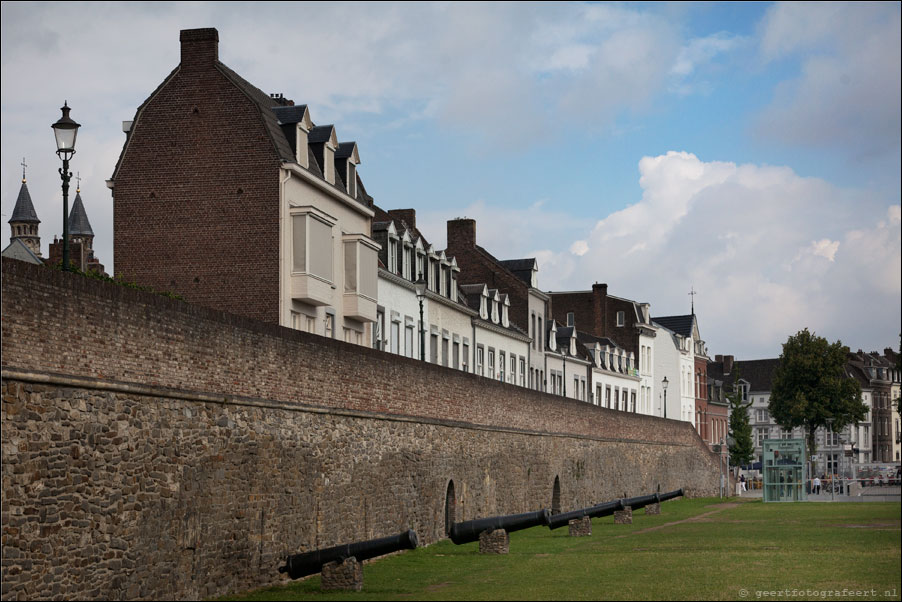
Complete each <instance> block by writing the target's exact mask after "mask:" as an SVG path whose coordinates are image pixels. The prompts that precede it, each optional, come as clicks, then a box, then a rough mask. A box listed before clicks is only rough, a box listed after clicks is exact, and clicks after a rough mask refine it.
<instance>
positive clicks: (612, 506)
mask: <svg viewBox="0 0 902 602" xmlns="http://www.w3.org/2000/svg"><path fill="white" fill-rule="evenodd" d="M617 510H623V500H614V501H613V502H605V503H603V504H598V505H596V506H590V507H588V508H582V509H580V510H573V511H572V512H564V513H563V514H555V515H552V517H551V520H550V521H548V528H549V529H557V528H558V527H563V526H565V525H566V524H568V523H569V522H570V521H571V520H574V519H577V518H582V517H584V516H588V517H590V518H597V517H599V516H610V515H611V514H614V512H616V511H617Z"/></svg>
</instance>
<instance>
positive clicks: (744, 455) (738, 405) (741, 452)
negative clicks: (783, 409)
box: [726, 367, 755, 466]
mask: <svg viewBox="0 0 902 602" xmlns="http://www.w3.org/2000/svg"><path fill="white" fill-rule="evenodd" d="M740 378H741V374H740V371H739V368H738V367H737V368H736V376H735V377H734V378H733V392H732V393H730V394H728V395H727V396H726V397H727V401H729V402H730V436H731V437H732V438H733V444H732V445H731V446H730V466H744V465H746V464H749V463H751V461H752V459H753V458H754V457H755V445H754V443H753V442H752V426H751V424H749V406H750V405H752V402H751V401H750V402H748V403H743V401H742V389H741V388H740V387H739V379H740Z"/></svg>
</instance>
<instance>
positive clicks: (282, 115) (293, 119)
mask: <svg viewBox="0 0 902 602" xmlns="http://www.w3.org/2000/svg"><path fill="white" fill-rule="evenodd" d="M272 112H273V113H275V114H276V118H277V119H278V120H279V123H281V124H282V125H285V124H295V123H303V122H306V121H307V120H308V119H310V113H309V111H308V110H307V105H294V106H290V107H272Z"/></svg>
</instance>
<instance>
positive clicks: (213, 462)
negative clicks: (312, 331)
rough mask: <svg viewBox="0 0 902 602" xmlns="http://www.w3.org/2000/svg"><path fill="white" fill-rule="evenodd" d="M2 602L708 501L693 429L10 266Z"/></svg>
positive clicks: (212, 588)
mask: <svg viewBox="0 0 902 602" xmlns="http://www.w3.org/2000/svg"><path fill="white" fill-rule="evenodd" d="M2 266H3V279H2V301H3V322H2V336H3V376H4V379H3V385H2V421H0V422H2V430H3V436H2V440H3V446H2V478H3V500H4V504H3V508H2V541H3V548H2V558H3V562H2V577H3V598H4V599H7V598H9V599H12V598H17V597H23V596H24V597H27V598H49V597H54V596H62V597H66V598H79V597H85V598H143V599H154V598H178V599H181V598H198V597H208V596H213V595H219V594H223V593H226V592H230V591H240V590H242V589H246V588H250V587H254V586H258V585H264V584H267V583H272V582H275V581H278V580H279V579H280V577H279V576H278V573H277V572H276V569H277V567H278V565H279V564H280V560H281V558H282V557H283V556H284V555H286V554H287V553H295V552H299V551H306V550H311V549H316V548H320V547H325V546H330V545H335V544H339V543H343V542H348V541H352V540H359V539H366V538H373V537H381V536H385V535H390V534H394V533H398V532H400V531H402V530H405V529H407V528H413V529H415V530H416V531H417V533H418V535H419V536H420V539H421V541H423V542H425V543H430V542H433V541H435V540H437V539H439V538H440V537H442V534H443V528H444V520H445V517H444V503H445V494H446V491H447V489H448V484H449V482H450V481H453V482H454V490H455V494H456V501H457V504H456V513H457V514H456V519H457V520H466V519H470V518H476V517H480V516H487V515H492V514H499V513H515V512H525V511H529V510H536V509H538V508H540V507H548V506H550V504H551V498H552V487H553V483H554V481H555V478H559V480H560V484H561V504H562V509H563V510H565V511H566V510H570V509H574V508H577V507H582V506H586V505H589V504H592V503H596V502H598V501H603V500H608V499H614V498H616V497H622V496H624V495H638V494H642V493H647V492H650V491H654V490H656V489H657V488H658V487H659V486H660V488H661V490H662V491H663V490H671V489H676V488H678V487H684V488H687V489H691V490H692V491H694V492H695V493H697V494H704V493H707V494H713V493H714V492H715V491H716V489H715V488H716V485H717V478H718V475H719V466H718V464H717V461H716V459H714V458H713V457H712V456H711V455H710V454H709V452H708V451H707V450H706V449H705V446H704V445H703V443H702V442H701V440H700V439H699V438H698V436H697V435H696V434H695V432H694V431H693V430H692V427H691V425H688V424H684V423H678V422H676V421H664V420H661V419H657V418H652V417H647V416H637V415H629V414H623V413H618V412H615V411H611V410H605V409H601V408H597V407H594V406H589V405H587V404H584V403H580V402H576V401H572V400H566V399H562V398H560V397H555V396H549V395H545V394H542V393H538V392H535V391H529V390H525V389H521V388H518V387H513V386H509V385H505V384H501V383H497V382H494V381H489V380H485V379H481V378H479V377H476V376H473V375H469V374H462V373H460V372H459V371H455V370H450V369H445V368H442V367H439V366H434V365H430V364H422V363H420V362H417V361H414V360H410V359H407V358H401V357H397V356H390V355H387V354H383V353H380V352H376V351H373V350H369V349H364V348H360V347H356V346H352V345H347V344H345V343H342V342H339V341H334V340H331V339H325V338H322V337H316V336H314V335H309V334H307V333H301V332H297V331H292V330H289V329H286V328H281V327H278V326H275V325H272V324H265V323H261V322H257V321H253V320H250V319H247V318H244V317H239V316H235V315H231V314H227V313H224V312H219V311H215V310H210V309H207V308H203V307H200V306H195V305H190V304H187V303H183V302H179V301H173V300H171V299H167V298H163V297H159V296H154V295H150V294H147V293H142V292H140V291H135V290H131V289H127V288H123V287H120V286H116V285H112V284H108V283H104V282H99V281H95V280H90V279H87V278H84V277H81V276H77V275H74V274H66V273H61V272H56V271H53V270H49V269H47V268H44V267H42V266H31V265H29V264H25V263H22V262H15V261H12V260H7V259H4V260H3V263H2Z"/></svg>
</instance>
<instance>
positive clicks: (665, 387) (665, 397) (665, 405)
mask: <svg viewBox="0 0 902 602" xmlns="http://www.w3.org/2000/svg"><path fill="white" fill-rule="evenodd" d="M669 384H670V383H669V382H668V381H667V377H666V376H665V377H664V380H662V381H661V386H662V387H664V418H667V385H669Z"/></svg>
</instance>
